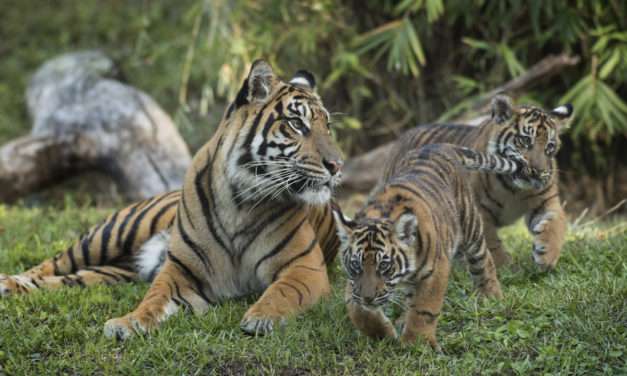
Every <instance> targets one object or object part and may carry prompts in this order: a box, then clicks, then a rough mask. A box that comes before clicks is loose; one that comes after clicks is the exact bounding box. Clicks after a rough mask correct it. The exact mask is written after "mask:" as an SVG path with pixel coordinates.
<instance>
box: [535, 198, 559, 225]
mask: <svg viewBox="0 0 627 376" xmlns="http://www.w3.org/2000/svg"><path fill="white" fill-rule="evenodd" d="M557 196H559V193H555V194H552V195H551V196H549V197H547V198H546V199H544V200H543V201H542V202H541V203H540V205H538V206H537V207H536V208H535V209H533V210H532V211H531V214H529V218H530V220H529V222H530V223H531V221H532V220H533V218H535V217H537V216H538V214H539V213H540V211H541V210H542V209H544V207H545V205H546V203H547V202H549V201H550V200H552V199H554V198H555V197H557Z"/></svg>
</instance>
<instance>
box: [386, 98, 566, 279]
mask: <svg viewBox="0 0 627 376" xmlns="http://www.w3.org/2000/svg"><path fill="white" fill-rule="evenodd" d="M491 107H492V116H491V117H490V118H489V119H488V120H486V121H484V122H483V123H481V124H480V125H478V126H476V127H473V126H468V125H453V124H434V125H420V126H418V127H416V128H414V129H412V130H410V131H408V132H407V133H406V134H404V135H403V136H402V137H401V139H400V141H399V143H400V144H399V146H398V156H400V155H402V154H403V153H405V152H407V150H410V149H415V148H419V147H420V146H423V145H427V144H431V143H452V144H456V145H461V146H465V147H468V148H471V149H474V150H478V151H482V152H490V153H496V154H498V155H501V156H504V157H508V156H511V155H522V156H523V157H524V159H525V160H526V161H527V163H528V164H529V168H528V169H527V170H525V171H519V172H517V173H516V174H513V175H494V174H489V173H477V174H472V175H473V176H471V179H472V186H473V190H474V192H475V196H476V198H477V204H478V205H479V209H480V211H481V213H482V217H483V222H484V228H485V236H486V239H487V242H488V248H490V251H491V252H492V257H493V258H494V261H495V262H496V264H497V266H501V265H505V264H508V263H509V262H510V261H511V256H510V255H509V253H508V252H506V251H505V249H504V248H503V245H502V243H501V240H500V239H499V237H498V235H497V230H498V228H499V227H502V226H506V225H509V224H512V223H513V222H514V221H516V220H518V219H519V218H520V217H522V216H525V222H526V225H527V228H528V229H529V231H530V233H531V234H532V236H533V237H534V240H533V247H532V251H533V253H532V254H533V260H534V261H535V263H536V264H537V265H538V266H539V267H540V268H541V269H543V270H549V269H553V268H555V265H556V264H557V261H558V259H559V257H560V252H561V248H562V245H563V243H564V237H565V233H566V217H565V214H564V210H563V208H562V205H561V203H560V197H559V191H558V176H557V171H558V169H557V163H556V161H555V155H556V154H557V152H558V150H559V148H560V138H559V134H560V132H562V131H563V130H564V129H566V127H567V125H568V121H569V119H570V117H571V115H572V112H573V108H572V106H571V105H570V104H567V105H562V106H559V107H557V108H555V109H553V110H552V111H545V110H543V109H541V108H538V107H534V106H519V107H515V106H514V105H513V104H512V101H511V99H510V98H509V97H507V96H503V95H498V96H496V97H494V98H493V100H492V105H491Z"/></svg>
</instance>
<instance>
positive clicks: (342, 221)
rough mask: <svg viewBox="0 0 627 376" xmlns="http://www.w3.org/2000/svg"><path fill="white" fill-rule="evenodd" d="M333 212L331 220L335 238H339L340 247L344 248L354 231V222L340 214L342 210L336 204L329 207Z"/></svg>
mask: <svg viewBox="0 0 627 376" xmlns="http://www.w3.org/2000/svg"><path fill="white" fill-rule="evenodd" d="M331 208H332V210H333V218H334V219H335V228H336V229H337V236H338V238H340V242H341V243H342V246H346V245H347V244H348V242H349V241H350V238H351V236H352V235H353V230H354V229H355V222H354V221H352V220H351V219H350V218H348V217H347V216H345V215H344V213H342V209H341V208H340V207H339V206H338V205H337V204H336V203H333V204H332V205H331Z"/></svg>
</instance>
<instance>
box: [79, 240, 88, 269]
mask: <svg viewBox="0 0 627 376" xmlns="http://www.w3.org/2000/svg"><path fill="white" fill-rule="evenodd" d="M80 242H81V252H82V254H83V263H84V265H89V237H88V236H83V238H82V239H81V241H80Z"/></svg>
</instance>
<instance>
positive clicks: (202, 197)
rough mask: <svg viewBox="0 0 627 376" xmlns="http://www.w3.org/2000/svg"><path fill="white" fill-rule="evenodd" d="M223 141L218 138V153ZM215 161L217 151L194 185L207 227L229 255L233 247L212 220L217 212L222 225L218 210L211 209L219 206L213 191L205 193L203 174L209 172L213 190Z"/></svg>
mask: <svg viewBox="0 0 627 376" xmlns="http://www.w3.org/2000/svg"><path fill="white" fill-rule="evenodd" d="M222 142H223V139H222V137H220V139H219V140H218V146H216V153H217V151H218V150H219V149H220V145H221V144H222ZM214 162H215V153H214V155H213V156H212V159H211V162H210V163H207V164H206V165H205V167H203V168H202V169H201V170H200V171H199V172H198V174H197V175H196V177H195V178H194V186H195V191H196V195H197V196H198V200H199V201H200V208H201V209H202V212H203V216H204V217H205V221H206V224H207V227H208V228H209V231H210V232H211V235H212V236H213V238H214V239H215V241H216V242H217V243H218V245H219V246H220V247H221V248H222V249H223V250H224V251H225V252H226V253H227V254H229V256H231V254H230V252H229V251H231V250H232V247H228V246H227V245H226V243H225V241H224V239H222V237H220V236H219V235H218V230H217V228H216V227H215V223H214V222H213V220H212V219H213V218H214V214H216V219H217V222H218V225H219V226H220V227H222V224H221V222H220V219H219V218H217V213H215V212H216V210H210V208H217V207H216V205H215V202H214V201H213V192H208V193H210V194H209V195H207V194H206V193H205V190H204V187H203V181H202V177H203V175H205V174H207V182H208V188H209V190H211V184H212V182H211V177H212V171H211V169H212V168H213V163H214ZM209 200H211V203H209ZM221 230H222V232H223V233H225V231H224V228H221Z"/></svg>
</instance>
